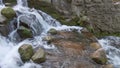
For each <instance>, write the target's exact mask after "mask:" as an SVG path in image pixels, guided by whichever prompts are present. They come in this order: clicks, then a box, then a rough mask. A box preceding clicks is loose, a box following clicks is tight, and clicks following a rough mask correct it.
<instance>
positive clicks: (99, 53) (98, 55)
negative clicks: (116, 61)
mask: <svg viewBox="0 0 120 68" xmlns="http://www.w3.org/2000/svg"><path fill="white" fill-rule="evenodd" d="M91 58H92V59H93V60H94V61H95V62H96V63H98V64H106V62H107V57H106V54H105V51H104V49H102V48H100V49H98V50H96V51H95V52H94V53H93V54H92V55H91Z"/></svg>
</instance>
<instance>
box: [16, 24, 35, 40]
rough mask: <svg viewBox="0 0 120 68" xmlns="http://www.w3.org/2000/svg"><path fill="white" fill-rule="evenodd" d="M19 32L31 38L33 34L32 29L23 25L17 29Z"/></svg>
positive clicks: (21, 35)
mask: <svg viewBox="0 0 120 68" xmlns="http://www.w3.org/2000/svg"><path fill="white" fill-rule="evenodd" d="M17 32H18V34H19V35H20V37H21V38H23V39H25V38H31V37H33V36H32V31H31V30H30V29H28V28H25V27H23V26H20V28H19V29H18V30H17Z"/></svg>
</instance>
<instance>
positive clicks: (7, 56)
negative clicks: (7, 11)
mask: <svg viewBox="0 0 120 68" xmlns="http://www.w3.org/2000/svg"><path fill="white" fill-rule="evenodd" d="M0 2H1V3H2V0H0ZM25 2H26V0H17V5H16V6H14V7H13V9H14V10H15V11H16V12H20V13H22V15H19V16H18V18H17V22H18V23H17V28H19V25H20V22H19V20H20V17H21V16H24V15H30V14H32V15H35V16H36V19H37V20H38V21H39V23H40V24H41V25H42V27H43V32H42V33H41V34H40V35H38V36H35V37H34V38H32V39H31V40H29V39H26V40H23V41H22V42H19V43H17V42H12V41H10V40H9V39H7V38H5V37H3V36H1V35H0V50H1V51H0V68H42V66H41V65H40V64H35V63H33V62H31V61H29V62H26V63H23V62H22V61H21V59H20V55H19V53H18V48H19V47H20V46H21V45H22V44H27V43H28V44H32V45H33V47H34V48H37V47H44V48H45V49H55V46H54V45H52V44H51V45H48V44H47V43H46V41H43V40H42V37H44V36H46V33H47V31H48V30H49V29H50V28H55V29H57V30H66V31H70V30H72V29H77V30H78V31H80V30H81V29H82V27H76V26H65V25H61V24H60V23H59V22H58V21H56V20H55V19H53V18H52V17H51V16H49V15H47V14H46V13H44V12H42V11H40V10H36V9H34V8H33V9H30V8H28V7H27V3H25ZM1 6H2V7H0V9H2V8H4V7H5V6H3V5H1ZM38 26H39V25H38ZM16 30H17V29H16ZM16 30H14V31H12V32H11V33H10V34H9V36H10V37H11V39H15V32H16ZM34 30H35V28H34Z"/></svg>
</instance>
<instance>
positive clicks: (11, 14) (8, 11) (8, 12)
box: [1, 7, 16, 19]
mask: <svg viewBox="0 0 120 68" xmlns="http://www.w3.org/2000/svg"><path fill="white" fill-rule="evenodd" d="M1 14H2V15H3V16H5V17H6V18H8V19H12V18H14V17H15V16H16V13H15V11H14V10H13V9H12V8H11V7H6V8H3V9H2V10H1Z"/></svg>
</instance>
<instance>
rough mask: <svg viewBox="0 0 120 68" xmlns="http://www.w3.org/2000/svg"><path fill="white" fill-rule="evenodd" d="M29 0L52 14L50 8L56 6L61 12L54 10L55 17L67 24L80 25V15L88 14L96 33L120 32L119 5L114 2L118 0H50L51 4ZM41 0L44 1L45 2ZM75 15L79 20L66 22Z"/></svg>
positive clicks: (110, 33) (33, 5)
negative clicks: (56, 12)
mask: <svg viewBox="0 0 120 68" xmlns="http://www.w3.org/2000/svg"><path fill="white" fill-rule="evenodd" d="M29 1H31V2H28V4H30V5H32V7H35V8H38V9H41V8H42V9H43V11H45V12H47V13H49V14H50V15H53V14H52V13H51V12H52V11H50V10H49V9H51V6H54V8H55V9H56V10H57V11H59V13H58V14H57V15H55V12H54V15H55V16H54V15H53V17H54V18H56V19H59V21H60V22H61V23H63V24H67V25H70V24H71V23H75V22H77V24H71V25H74V26H75V25H77V26H79V25H80V24H78V23H80V20H81V19H80V17H81V16H82V17H83V16H86V15H87V17H88V18H89V19H90V20H89V22H90V24H89V25H88V26H90V27H88V28H90V30H91V29H92V30H94V31H93V33H95V34H96V35H97V36H105V35H119V33H120V27H119V26H120V23H119V22H120V14H119V12H120V10H119V5H118V6H115V5H114V3H113V2H117V1H118V0H117V1H116V0H106V1H103V0H74V1H73V0H61V1H59V0H49V3H50V5H49V6H46V5H48V4H45V3H48V0H39V1H37V2H36V0H29ZM41 1H44V3H43V2H41ZM46 1H47V2H46ZM42 4H43V5H42ZM46 7H47V8H46ZM104 7H106V8H104ZM48 8H49V9H48ZM84 8H86V9H84ZM61 15H62V16H61ZM67 16H68V17H67ZM73 16H77V18H78V20H77V21H73V22H72V21H68V22H66V19H71V17H73ZM66 17H67V18H66ZM88 18H86V17H83V19H84V20H87V19H88ZM91 26H92V28H91ZM86 28H87V27H86Z"/></svg>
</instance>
